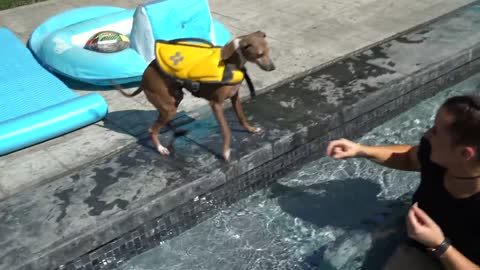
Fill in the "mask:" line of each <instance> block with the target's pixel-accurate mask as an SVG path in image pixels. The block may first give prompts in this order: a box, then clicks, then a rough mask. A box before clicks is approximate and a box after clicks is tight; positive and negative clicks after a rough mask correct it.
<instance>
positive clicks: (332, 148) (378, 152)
mask: <svg viewBox="0 0 480 270" xmlns="http://www.w3.org/2000/svg"><path fill="white" fill-rule="evenodd" d="M327 155H328V156H331V157H333V158H335V159H345V158H353V157H364V158H368V159H369V160H371V161H373V162H376V163H378V164H380V165H382V166H385V167H389V168H392V169H397V170H404V171H419V170H420V162H419V160H418V145H415V146H412V145H385V146H367V145H362V144H358V143H354V142H352V141H349V140H347V139H340V140H335V141H332V142H330V144H329V145H328V147H327Z"/></svg>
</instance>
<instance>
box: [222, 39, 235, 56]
mask: <svg viewBox="0 0 480 270" xmlns="http://www.w3.org/2000/svg"><path fill="white" fill-rule="evenodd" d="M235 50H236V48H235V40H232V41H230V42H229V43H228V44H227V45H225V46H224V47H223V48H222V60H227V59H228V58H230V57H232V55H233V54H234V53H235Z"/></svg>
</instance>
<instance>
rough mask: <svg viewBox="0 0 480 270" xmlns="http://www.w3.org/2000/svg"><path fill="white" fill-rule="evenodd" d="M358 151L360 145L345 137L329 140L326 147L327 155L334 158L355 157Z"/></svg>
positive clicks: (359, 150)
mask: <svg viewBox="0 0 480 270" xmlns="http://www.w3.org/2000/svg"><path fill="white" fill-rule="evenodd" d="M360 152H361V145H360V144H357V143H354V142H352V141H349V140H347V139H340V140H335V141H331V142H330V143H329V144H328V147H327V156H329V157H333V158H334V159H346V158H353V157H357V156H359V153H360Z"/></svg>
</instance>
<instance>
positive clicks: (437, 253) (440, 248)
mask: <svg viewBox="0 0 480 270" xmlns="http://www.w3.org/2000/svg"><path fill="white" fill-rule="evenodd" d="M451 244H452V243H451V241H450V239H448V238H445V240H443V242H442V243H441V244H440V245H438V246H437V247H435V248H429V249H428V250H429V251H430V252H431V253H432V254H433V255H435V256H436V257H440V256H442V255H443V254H444V253H445V252H446V251H447V249H448V248H449V247H450V246H451Z"/></svg>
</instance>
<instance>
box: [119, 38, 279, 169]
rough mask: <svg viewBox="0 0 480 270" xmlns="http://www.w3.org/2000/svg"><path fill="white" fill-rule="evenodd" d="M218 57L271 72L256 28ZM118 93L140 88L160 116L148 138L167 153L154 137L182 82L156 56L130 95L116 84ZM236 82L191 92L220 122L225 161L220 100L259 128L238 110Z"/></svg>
mask: <svg viewBox="0 0 480 270" xmlns="http://www.w3.org/2000/svg"><path fill="white" fill-rule="evenodd" d="M221 58H222V60H223V61H224V62H225V64H226V65H231V66H233V67H234V68H235V69H238V70H241V69H243V68H244V65H245V64H246V62H252V63H255V64H257V65H258V66H259V67H260V68H261V69H262V70H265V71H272V70H274V69H275V66H274V64H273V62H272V60H271V59H270V56H269V48H268V44H267V41H266V35H265V33H263V32H261V31H257V32H255V33H251V34H248V35H244V36H240V37H238V38H236V39H234V40H232V41H231V42H230V43H228V44H227V45H225V46H224V47H223V48H222V50H221ZM116 88H117V89H118V90H120V92H121V93H122V94H123V95H125V96H127V97H133V96H136V95H138V94H139V93H140V92H142V91H144V93H145V95H146V97H147V100H148V101H150V103H152V104H153V105H154V106H155V107H156V108H157V110H158V111H159V113H160V115H159V117H158V119H157V120H156V121H155V122H154V123H153V125H152V126H151V127H150V128H149V129H148V132H149V133H150V136H151V139H152V141H153V143H154V145H155V147H156V148H157V150H158V151H159V152H160V153H161V154H162V155H168V154H169V153H170V152H169V151H168V149H167V148H165V147H164V146H163V145H162V144H161V143H160V140H159V138H158V136H159V132H160V129H161V128H162V127H163V126H165V125H166V124H167V123H168V122H169V121H170V120H171V119H172V118H173V117H174V116H175V114H176V111H177V108H178V106H179V104H180V102H181V101H182V99H183V92H182V89H183V85H182V84H181V83H179V82H178V81H177V80H174V79H172V78H169V77H168V76H166V75H165V74H162V72H161V71H160V70H159V68H158V65H157V63H156V59H155V60H153V61H152V62H151V63H150V65H149V66H148V67H147V68H146V70H145V72H144V73H143V77H142V81H141V83H140V86H139V88H138V89H137V90H135V91H134V92H133V93H132V94H127V93H125V92H124V91H123V90H122V88H121V87H120V86H116ZM239 88H240V84H237V85H221V84H218V85H215V84H200V86H199V89H198V91H195V92H192V94H193V95H194V96H196V97H200V98H204V99H206V100H208V101H209V103H210V107H211V108H212V110H213V113H214V114H215V117H216V119H217V121H218V123H219V125H220V129H221V131H222V133H223V140H224V142H223V156H224V158H225V160H227V161H228V160H229V159H230V137H231V134H230V129H229V127H228V125H227V122H226V120H225V117H224V114H223V103H224V101H225V100H226V99H228V98H229V99H230V100H231V102H232V107H233V109H234V111H235V113H236V115H237V117H238V120H239V122H240V124H241V125H242V126H243V127H244V128H245V129H246V130H247V131H249V132H251V133H257V132H260V131H261V129H260V128H255V127H253V126H251V125H250V124H249V123H248V121H247V119H246V118H245V115H244V113H243V110H242V106H241V103H240V97H239V93H238V90H239Z"/></svg>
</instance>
